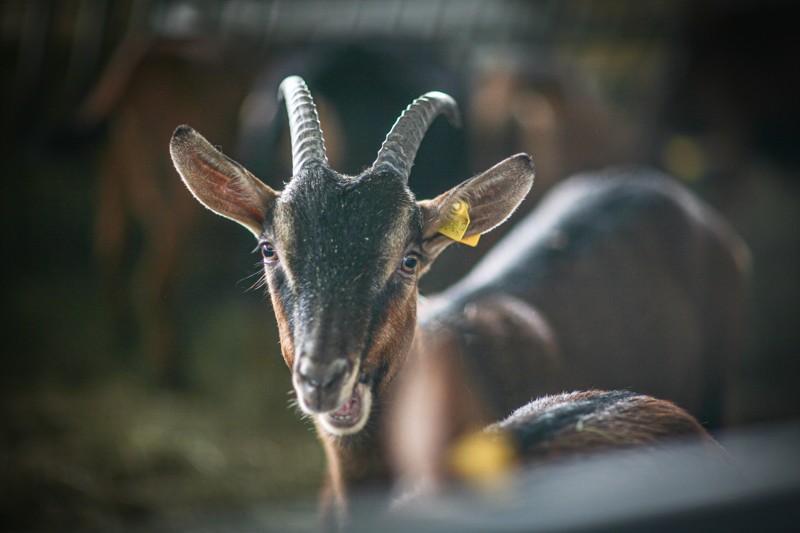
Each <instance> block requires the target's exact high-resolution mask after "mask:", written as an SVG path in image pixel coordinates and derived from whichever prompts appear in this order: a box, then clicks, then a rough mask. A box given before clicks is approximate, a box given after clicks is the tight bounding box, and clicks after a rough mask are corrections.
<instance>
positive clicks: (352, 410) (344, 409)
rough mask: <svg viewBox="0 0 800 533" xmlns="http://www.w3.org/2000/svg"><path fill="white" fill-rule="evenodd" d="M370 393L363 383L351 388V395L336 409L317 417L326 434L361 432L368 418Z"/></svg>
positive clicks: (370, 404) (370, 401) (370, 400)
mask: <svg viewBox="0 0 800 533" xmlns="http://www.w3.org/2000/svg"><path fill="white" fill-rule="evenodd" d="M371 406H372V392H371V391H370V389H369V387H368V386H367V385H366V384H364V383H357V384H356V386H355V387H353V394H352V395H351V396H350V398H349V399H348V400H347V401H346V402H345V403H344V405H342V406H341V407H339V408H338V409H336V410H334V411H330V412H328V413H324V414H321V415H317V419H318V420H319V421H320V423H321V424H322V426H323V427H324V428H325V430H326V431H327V432H328V433H331V434H333V435H351V434H353V433H357V432H359V431H361V429H362V428H363V427H364V425H365V424H366V423H367V419H368V418H369V411H370V407H371Z"/></svg>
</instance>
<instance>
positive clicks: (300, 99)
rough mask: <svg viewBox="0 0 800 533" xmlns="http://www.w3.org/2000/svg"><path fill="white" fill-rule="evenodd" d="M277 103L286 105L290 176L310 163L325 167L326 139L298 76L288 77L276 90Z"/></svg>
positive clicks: (314, 107) (313, 106) (312, 103)
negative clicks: (290, 142) (290, 141)
mask: <svg viewBox="0 0 800 533" xmlns="http://www.w3.org/2000/svg"><path fill="white" fill-rule="evenodd" d="M278 100H285V101H286V112H287V114H288V116H289V132H290V133H291V136H292V174H293V175H295V176H296V175H297V174H298V173H299V172H300V169H302V168H303V167H304V166H305V165H307V164H308V163H310V162H311V161H317V162H319V163H321V164H325V165H327V164H328V156H327V155H326V154H325V139H323V138H322V128H320V125H319V116H318V115H317V107H316V106H315V105H314V99H313V98H311V93H310V92H309V90H308V86H307V85H306V82H305V81H303V78H301V77H299V76H289V77H288V78H286V79H284V80H283V81H282V82H281V85H280V87H279V88H278Z"/></svg>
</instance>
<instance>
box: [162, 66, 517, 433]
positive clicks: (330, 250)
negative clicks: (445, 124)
mask: <svg viewBox="0 0 800 533" xmlns="http://www.w3.org/2000/svg"><path fill="white" fill-rule="evenodd" d="M280 92H281V95H282V96H283V97H284V98H285V99H286V101H287V108H288V110H289V118H290V129H291V133H292V150H293V157H294V159H293V163H294V165H293V166H294V170H293V172H294V176H293V178H292V179H291V181H290V182H289V183H288V184H287V186H286V189H285V190H284V191H283V192H277V191H275V190H273V189H271V188H270V187H268V186H267V185H265V184H264V183H263V182H261V181H259V180H258V179H257V178H255V177H254V176H253V175H252V174H250V173H249V172H248V171H247V170H246V169H245V168H244V167H242V166H241V165H239V164H238V163H236V162H235V161H233V160H231V159H229V158H227V157H226V156H224V155H223V154H222V153H220V152H219V151H218V150H217V149H216V148H214V147H213V146H212V145H211V144H210V143H209V142H208V141H206V140H205V139H204V138H203V137H202V136H201V135H200V134H198V133H197V132H195V131H194V130H192V129H191V128H189V127H188V126H180V127H179V128H178V129H177V130H176V131H175V134H174V135H173V138H172V142H171V145H170V151H171V154H172V159H173V162H174V164H175V167H176V168H177V170H178V172H179V173H180V175H181V177H182V179H183V180H184V182H185V183H186V185H187V186H188V187H189V189H190V190H191V191H192V193H193V194H194V195H195V197H196V198H197V199H198V200H199V201H200V202H201V203H203V204H204V205H206V206H207V207H208V208H210V209H211V210H213V211H215V212H216V213H218V214H220V215H223V216H225V217H227V218H230V219H232V220H234V221H236V222H238V223H240V224H242V225H243V226H245V227H246V228H247V229H249V230H250V231H251V232H252V233H253V234H254V235H255V236H256V238H258V239H259V247H260V249H261V253H262V255H263V258H264V268H265V271H266V279H267V284H268V286H269V290H270V295H271V297H272V302H273V306H274V308H275V313H276V318H277V320H278V326H279V331H280V337H281V350H282V352H283V356H284V359H285V361H286V364H287V365H288V366H289V368H290V369H291V371H292V382H293V386H294V389H295V392H296V394H297V398H298V403H299V405H300V407H301V409H302V410H303V411H304V412H306V413H308V414H311V415H313V416H314V417H315V419H316V421H317V423H318V426H319V427H321V429H322V430H324V431H326V432H327V433H328V434H331V435H335V436H345V435H352V434H356V433H359V432H360V431H361V430H362V429H363V428H364V426H365V425H366V424H367V422H368V421H369V419H370V413H371V412H373V411H374V409H373V408H372V407H373V404H374V403H375V402H376V401H380V399H381V397H382V396H383V395H384V394H385V391H386V389H387V387H388V386H389V384H390V383H391V382H392V378H393V377H394V375H395V374H396V372H397V370H398V369H399V368H400V367H401V366H402V364H403V362H404V360H405V358H406V357H407V354H408V352H409V348H410V344H411V341H412V340H413V337H414V331H415V326H416V302H417V280H418V278H419V276H420V275H421V274H422V273H423V272H425V270H426V269H427V268H428V267H429V266H430V264H431V262H432V261H433V260H434V259H435V257H436V256H437V255H438V254H439V253H440V252H441V251H442V250H443V249H444V248H446V247H447V246H448V245H449V244H451V243H452V242H455V241H457V240H460V241H461V242H467V243H471V244H473V245H474V243H475V242H476V241H477V238H478V236H479V235H480V234H482V233H486V232H487V231H490V230H491V229H493V228H494V227H496V226H497V225H499V224H500V223H502V222H503V221H504V220H505V219H506V218H507V217H508V216H509V215H510V214H511V213H512V212H513V211H514V209H516V207H517V205H519V203H520V202H521V201H522V199H523V198H524V197H525V195H526V194H527V193H528V191H529V190H530V187H531V185H532V183H533V165H532V162H531V160H530V157H528V156H527V155H524V154H521V155H518V156H515V157H512V158H509V159H507V160H505V161H503V162H501V163H499V164H498V165H496V166H495V167H493V168H491V169H489V170H487V171H486V172H484V173H483V174H480V175H478V176H476V177H474V178H472V179H469V180H467V181H465V182H464V183H461V184H460V185H458V186H456V187H454V188H453V189H451V190H449V191H447V192H445V193H443V194H441V195H440V196H438V197H437V198H435V199H433V200H426V201H422V202H417V201H415V199H414V196H413V194H412V193H411V191H410V189H409V188H408V186H407V181H408V174H409V172H410V168H411V165H412V162H413V159H414V156H415V155H416V151H417V148H418V147H419V143H420V142H421V140H422V137H423V135H424V133H425V131H426V130H427V128H428V126H429V125H430V123H431V122H432V121H433V120H434V119H435V117H436V116H437V115H438V114H440V113H445V114H447V115H448V116H450V117H451V119H453V117H457V111H456V107H455V102H454V101H453V100H452V99H451V98H450V97H449V96H447V95H444V94H442V93H428V94H426V95H423V96H422V97H420V98H418V99H417V100H416V101H415V102H414V103H413V104H411V105H410V106H409V107H408V109H406V111H405V112H404V113H403V115H401V117H400V118H399V119H398V121H397V123H396V124H395V126H394V127H393V128H392V131H391V132H390V133H389V135H388V136H387V138H386V141H385V142H384V144H383V147H382V148H381V150H380V152H379V153H378V159H377V160H376V161H375V163H374V164H373V165H372V166H371V167H370V168H369V169H367V170H366V171H365V172H364V173H363V174H361V175H360V176H356V177H348V176H343V175H341V174H339V173H337V172H335V171H333V170H332V169H330V167H329V166H328V164H327V157H326V156H325V149H324V143H323V140H322V133H321V130H320V128H319V122H318V119H317V115H316V111H315V110H314V107H313V101H312V100H311V96H310V94H309V93H308V89H307V88H306V86H305V83H304V82H303V81H302V80H300V79H299V78H297V77H290V78H287V80H285V81H284V83H283V84H282V85H281V91H280ZM454 227H455V228H460V229H455V230H454ZM454 233H455V235H454Z"/></svg>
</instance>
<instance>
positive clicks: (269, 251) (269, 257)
mask: <svg viewBox="0 0 800 533" xmlns="http://www.w3.org/2000/svg"><path fill="white" fill-rule="evenodd" d="M261 257H263V258H264V264H271V263H274V262H275V261H277V260H278V251H277V250H276V249H275V247H274V246H273V245H272V243H270V242H263V243H261Z"/></svg>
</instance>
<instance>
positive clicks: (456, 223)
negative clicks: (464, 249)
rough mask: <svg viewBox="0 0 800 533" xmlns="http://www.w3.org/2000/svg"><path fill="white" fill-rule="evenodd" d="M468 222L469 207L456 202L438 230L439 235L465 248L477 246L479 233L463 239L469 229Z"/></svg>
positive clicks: (463, 203) (464, 203)
mask: <svg viewBox="0 0 800 533" xmlns="http://www.w3.org/2000/svg"><path fill="white" fill-rule="evenodd" d="M469 222H470V220H469V206H468V205H467V203H466V202H462V201H456V202H454V203H453V204H452V205H451V206H450V212H449V213H448V215H447V219H446V220H445V221H444V224H442V227H441V228H439V233H441V234H442V235H444V236H445V237H450V238H451V239H453V240H454V241H456V242H460V243H463V244H466V245H467V246H477V245H478V240H480V238H481V236H480V234H479V233H478V234H476V235H471V236H469V237H467V238H464V234H465V233H466V232H467V228H469Z"/></svg>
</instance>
